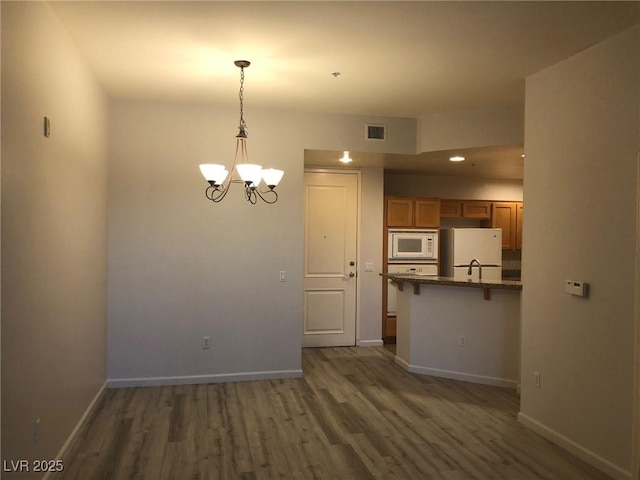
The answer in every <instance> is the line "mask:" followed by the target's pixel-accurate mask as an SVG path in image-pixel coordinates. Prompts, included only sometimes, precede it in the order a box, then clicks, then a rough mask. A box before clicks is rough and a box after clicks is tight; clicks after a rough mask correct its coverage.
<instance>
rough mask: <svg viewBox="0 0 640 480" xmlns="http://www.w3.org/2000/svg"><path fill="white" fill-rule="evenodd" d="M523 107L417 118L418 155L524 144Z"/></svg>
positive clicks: (467, 111) (506, 107) (448, 113)
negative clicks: (421, 153)
mask: <svg viewBox="0 0 640 480" xmlns="http://www.w3.org/2000/svg"><path fill="white" fill-rule="evenodd" d="M523 117H524V112H523V110H522V107H521V106H519V105H517V106H505V107H485V108H477V109H473V110H464V111H456V112H443V113H435V114H431V115H425V116H422V117H420V118H419V119H418V143H417V146H418V153H420V152H436V151H439V150H449V149H454V148H455V149H461V148H472V147H485V146H490V145H521V144H522V141H523V139H524V122H523Z"/></svg>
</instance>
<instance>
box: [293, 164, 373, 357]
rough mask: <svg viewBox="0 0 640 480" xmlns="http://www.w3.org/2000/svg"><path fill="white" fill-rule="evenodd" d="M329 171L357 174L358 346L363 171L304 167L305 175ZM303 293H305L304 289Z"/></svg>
mask: <svg viewBox="0 0 640 480" xmlns="http://www.w3.org/2000/svg"><path fill="white" fill-rule="evenodd" d="M307 172H309V173H328V174H340V175H345V174H351V175H355V176H356V185H357V186H356V188H357V190H358V191H357V192H356V299H355V302H356V305H355V308H356V318H355V322H356V325H355V327H356V338H355V346H356V347H357V346H358V345H359V343H360V298H361V297H360V286H361V283H362V282H360V278H359V277H360V255H361V252H360V250H361V248H360V247H361V245H360V242H361V239H362V232H361V226H362V211H361V208H362V171H361V170H359V169H355V168H325V167H321V168H318V167H305V168H304V172H303V175H304V174H305V173H307ZM304 194H305V192H304V188H303V189H302V195H303V197H302V201H303V202H304ZM304 221H306V218H305V219H304ZM304 241H306V238H305V239H304ZM302 294H303V295H304V289H303V292H302Z"/></svg>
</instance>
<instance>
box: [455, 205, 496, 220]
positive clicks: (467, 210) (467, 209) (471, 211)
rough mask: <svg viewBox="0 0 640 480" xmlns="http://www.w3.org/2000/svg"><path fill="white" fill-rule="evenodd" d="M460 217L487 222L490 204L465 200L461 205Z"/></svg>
mask: <svg viewBox="0 0 640 480" xmlns="http://www.w3.org/2000/svg"><path fill="white" fill-rule="evenodd" d="M462 216H463V217H464V218H477V219H481V220H488V219H490V218H491V202H482V201H476V200H467V201H465V202H463V203H462Z"/></svg>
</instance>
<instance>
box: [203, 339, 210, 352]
mask: <svg viewBox="0 0 640 480" xmlns="http://www.w3.org/2000/svg"><path fill="white" fill-rule="evenodd" d="M210 348H211V337H202V349H203V350H208V349H210Z"/></svg>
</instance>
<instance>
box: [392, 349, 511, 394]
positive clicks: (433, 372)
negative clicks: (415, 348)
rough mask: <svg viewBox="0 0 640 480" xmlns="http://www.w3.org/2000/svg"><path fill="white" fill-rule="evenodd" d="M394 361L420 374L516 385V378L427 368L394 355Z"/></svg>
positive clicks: (485, 383)
mask: <svg viewBox="0 0 640 480" xmlns="http://www.w3.org/2000/svg"><path fill="white" fill-rule="evenodd" d="M395 362H396V363H397V364H398V365H400V366H401V367H402V368H404V369H405V370H407V371H408V372H411V373H417V374H420V375H430V376H432V377H440V378H450V379H452V380H460V381H463V382H471V383H481V384H482V385H493V386H495V387H506V388H513V389H516V388H517V387H518V384H519V381H518V380H509V379H506V378H498V377H489V376H485V375H475V374H473V373H464V372H454V371H451V370H441V369H439V368H428V367H419V366H416V365H411V364H409V363H407V362H406V361H404V360H403V359H401V358H400V357H398V356H396V357H395Z"/></svg>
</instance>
